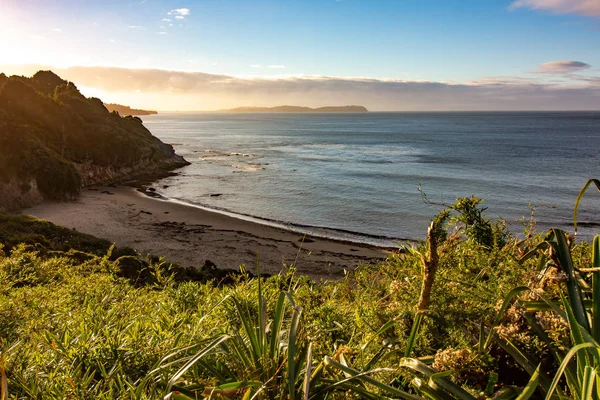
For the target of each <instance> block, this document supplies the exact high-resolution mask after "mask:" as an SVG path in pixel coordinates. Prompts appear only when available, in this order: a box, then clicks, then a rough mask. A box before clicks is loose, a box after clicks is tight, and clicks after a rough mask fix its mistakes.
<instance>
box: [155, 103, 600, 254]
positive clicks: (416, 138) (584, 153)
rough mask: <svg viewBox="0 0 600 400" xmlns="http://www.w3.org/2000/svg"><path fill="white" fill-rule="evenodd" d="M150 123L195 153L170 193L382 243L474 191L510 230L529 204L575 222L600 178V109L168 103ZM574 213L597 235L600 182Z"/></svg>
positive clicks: (547, 218)
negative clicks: (218, 108)
mask: <svg viewBox="0 0 600 400" xmlns="http://www.w3.org/2000/svg"><path fill="white" fill-rule="evenodd" d="M143 121H144V125H145V126H146V127H147V128H148V129H149V130H150V131H151V132H152V133H153V134H154V135H155V136H157V137H159V138H160V139H161V140H163V141H165V142H167V143H170V144H172V145H173V146H174V147H175V149H176V151H177V153H178V154H180V155H182V156H184V157H185V158H186V159H187V160H188V161H190V162H191V165H190V166H188V167H185V168H183V169H181V170H180V174H178V175H176V176H173V177H169V178H167V179H164V180H162V181H161V182H158V183H157V184H156V186H155V187H156V189H157V190H158V191H159V192H160V193H161V194H162V195H164V196H165V197H168V198H170V199H172V200H174V201H180V202H185V203H188V204H193V205H196V206H198V207H204V208H209V209H213V210H216V211H219V212H224V213H229V214H232V215H234V216H237V217H239V218H246V219H251V220H255V221H257V222H260V223H266V224H272V225H277V226H283V227H285V228H287V229H293V230H297V231H299V232H305V233H309V234H313V235H318V236H326V237H331V238H335V239H343V240H351V241H358V242H365V243H371V244H376V245H383V246H390V245H394V244H395V243H398V241H402V240H416V239H421V238H423V237H425V235H426V232H427V226H428V224H429V222H430V220H431V219H432V218H433V217H434V216H435V214H436V213H437V212H439V210H440V209H441V207H442V206H440V205H439V204H451V203H452V202H454V200H455V199H456V197H459V196H472V195H476V196H478V197H480V198H482V199H483V200H484V203H483V205H484V206H485V207H487V210H486V215H487V216H488V217H490V218H504V219H505V220H506V221H507V223H509V224H510V229H511V230H512V231H514V232H520V231H523V229H524V225H525V224H528V223H529V222H530V221H531V217H532V213H533V215H534V219H535V221H536V223H537V227H538V229H540V230H544V229H548V228H549V227H558V228H562V229H565V230H568V231H570V232H572V231H573V206H574V204H575V200H576V198H577V195H578V193H579V191H580V189H581V188H582V186H583V185H584V184H585V182H586V181H587V179H589V178H600V157H599V150H600V113H599V112H477V113H441V112H440V113H373V112H372V113H364V114H325V113H323V114H312V113H311V114H270V113H239V114H237V113H235V114H234V113H163V114H158V115H150V116H144V117H143ZM421 192H425V193H426V195H427V199H428V200H429V201H428V202H425V201H424V200H423V196H422V193H421ZM431 203H436V204H431ZM578 221H580V222H583V223H584V224H583V225H584V226H582V227H580V229H579V236H580V237H581V238H582V239H584V240H589V239H590V238H591V237H592V236H593V235H594V234H597V233H600V225H598V223H600V193H597V191H596V189H595V188H593V187H592V188H591V189H590V191H589V193H588V194H587V195H586V196H585V197H584V200H583V201H582V203H581V206H580V213H579V215H578Z"/></svg>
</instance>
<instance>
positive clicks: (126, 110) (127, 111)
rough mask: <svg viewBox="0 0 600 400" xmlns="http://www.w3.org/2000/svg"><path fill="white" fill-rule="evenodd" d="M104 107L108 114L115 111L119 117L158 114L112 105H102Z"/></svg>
mask: <svg viewBox="0 0 600 400" xmlns="http://www.w3.org/2000/svg"><path fill="white" fill-rule="evenodd" d="M104 107H106V109H107V110H108V111H110V112H113V111H116V112H118V113H119V115H122V116H126V115H152V114H158V112H157V111H154V110H140V109H137V108H131V107H129V106H124V105H121V104H114V103H104Z"/></svg>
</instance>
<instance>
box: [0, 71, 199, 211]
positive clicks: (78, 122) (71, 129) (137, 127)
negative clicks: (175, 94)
mask: <svg viewBox="0 0 600 400" xmlns="http://www.w3.org/2000/svg"><path fill="white" fill-rule="evenodd" d="M184 165H187V162H186V161H185V160H184V159H183V158H182V157H180V156H178V155H176V154H175V152H174V150H173V148H172V146H170V145H168V144H165V143H163V142H161V141H160V140H159V139H157V138H156V137H154V136H152V134H151V133H150V132H149V131H148V130H147V129H146V128H145V127H144V126H143V125H142V121H141V120H140V119H139V118H137V117H132V116H128V117H121V116H120V115H119V114H118V113H116V112H112V113H111V112H109V111H108V110H107V109H106V107H104V105H103V104H102V101H100V100H99V99H96V98H86V97H85V96H83V95H82V94H81V93H80V92H79V90H78V89H77V87H76V86H75V85H74V84H73V83H72V82H67V81H65V80H63V79H61V78H60V77H58V76H57V75H56V74H54V73H53V72H51V71H39V72H38V73H36V74H35V75H34V76H33V77H31V78H26V77H22V76H11V77H7V76H6V75H4V74H0V210H2V209H5V210H7V209H17V208H21V207H25V206H28V205H32V204H35V203H38V202H41V201H42V200H43V199H66V198H74V197H76V196H77V195H78V194H79V191H80V189H81V187H82V186H86V185H92V184H97V183H111V182H115V181H119V180H123V179H127V178H131V177H134V176H138V175H142V174H143V175H146V174H152V173H155V172H158V171H164V170H170V169H174V168H177V167H181V166H184Z"/></svg>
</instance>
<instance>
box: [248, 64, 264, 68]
mask: <svg viewBox="0 0 600 400" xmlns="http://www.w3.org/2000/svg"><path fill="white" fill-rule="evenodd" d="M250 67H251V68H262V65H260V64H252V65H251V66H250Z"/></svg>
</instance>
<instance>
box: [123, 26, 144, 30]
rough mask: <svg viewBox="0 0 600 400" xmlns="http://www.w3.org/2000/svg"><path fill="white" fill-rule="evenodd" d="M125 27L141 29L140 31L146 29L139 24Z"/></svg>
mask: <svg viewBox="0 0 600 400" xmlns="http://www.w3.org/2000/svg"><path fill="white" fill-rule="evenodd" d="M127 27H128V28H129V29H139V30H142V31H145V30H146V28H144V27H143V26H140V25H127Z"/></svg>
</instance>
